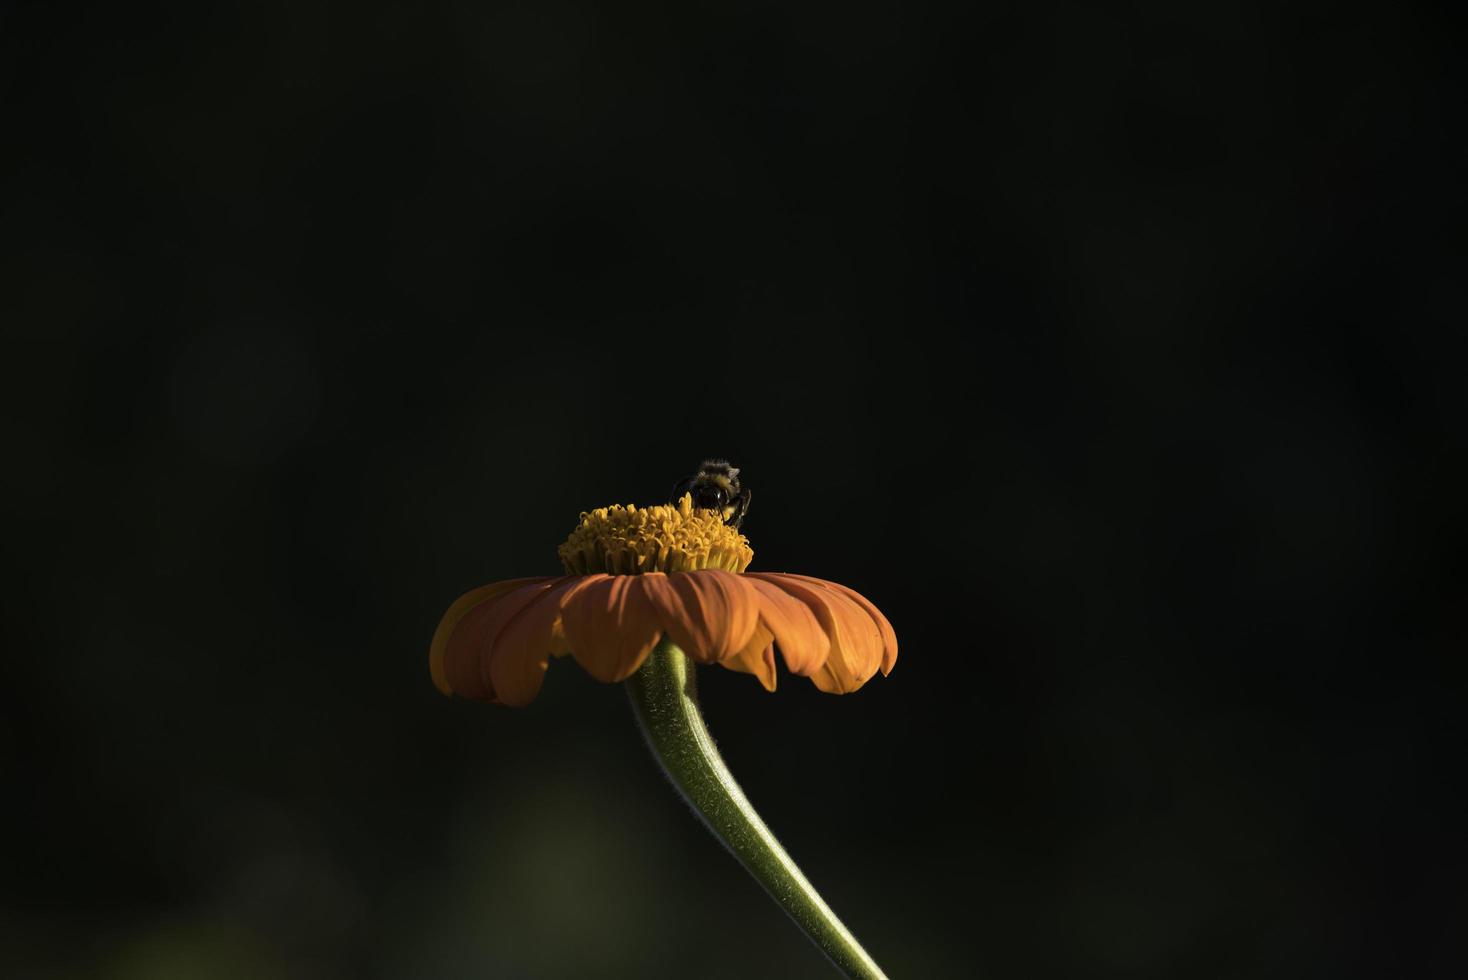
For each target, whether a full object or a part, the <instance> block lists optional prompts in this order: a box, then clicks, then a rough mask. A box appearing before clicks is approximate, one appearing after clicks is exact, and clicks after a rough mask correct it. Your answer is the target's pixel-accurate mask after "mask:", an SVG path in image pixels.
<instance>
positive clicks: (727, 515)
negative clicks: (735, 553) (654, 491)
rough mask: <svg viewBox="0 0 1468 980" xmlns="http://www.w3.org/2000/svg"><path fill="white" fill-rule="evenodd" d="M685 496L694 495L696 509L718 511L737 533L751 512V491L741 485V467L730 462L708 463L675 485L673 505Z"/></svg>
mask: <svg viewBox="0 0 1468 980" xmlns="http://www.w3.org/2000/svg"><path fill="white" fill-rule="evenodd" d="M685 493H687V494H692V496H693V506H695V507H698V508H701V509H705V510H716V511H718V512H719V514H720V515H722V516H723V518H724V523H725V524H727V525H729V526H730V527H732V528H733V529H734V530H736V531H737V530H739V525H740V523H742V522H743V520H744V515H745V514H747V513H749V497H750V493H749V490H748V489H747V488H746V487H742V486H740V485H739V468H738V467H737V466H730V465H729V461H728V460H727V459H706V460H704V461H703V465H702V466H700V467H699V468H698V472H697V473H695V474H693V475H692V476H687V477H684V478H683V479H681V480H679V481H678V482H677V483H676V484H675V485H674V486H673V496H672V498H671V502H672V503H675V504H676V503H677V502H678V501H679V500H680V499H681V498H682V496H683V495H684V494H685Z"/></svg>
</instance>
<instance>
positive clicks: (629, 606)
mask: <svg viewBox="0 0 1468 980" xmlns="http://www.w3.org/2000/svg"><path fill="white" fill-rule="evenodd" d="M642 577H643V576H640V575H613V576H609V577H603V578H600V579H598V580H596V581H593V582H591V583H589V584H588V585H586V586H585V587H584V588H580V589H577V590H575V591H574V592H572V593H571V594H570V595H568V596H567V598H566V600H565V602H564V604H563V605H562V608H561V623H562V625H563V626H564V628H565V635H566V642H567V643H568V644H569V645H570V647H571V655H572V656H574V657H575V658H576V662H577V663H579V664H580V665H581V666H582V668H583V669H585V671H586V672H587V673H588V674H590V675H591V676H592V677H595V678H596V679H597V680H599V681H605V682H607V683H613V682H616V681H621V680H626V679H627V678H628V677H630V676H631V675H632V673H633V672H634V671H635V670H637V668H638V667H641V666H642V662H643V661H644V660H646V659H647V655H648V654H649V653H651V652H652V648H653V647H655V646H657V642H658V640H659V639H661V638H662V633H663V630H662V626H661V625H659V622H658V616H657V612H656V610H655V609H654V608H653V604H652V603H651V602H649V601H648V598H647V596H646V594H645V593H644V592H643V590H642V589H641V588H640V587H639V586H638V585H637V581H638V579H640V578H642Z"/></svg>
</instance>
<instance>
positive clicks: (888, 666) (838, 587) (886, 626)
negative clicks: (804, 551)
mask: <svg viewBox="0 0 1468 980" xmlns="http://www.w3.org/2000/svg"><path fill="white" fill-rule="evenodd" d="M790 577H791V578H798V579H801V580H803V581H806V582H815V583H817V584H819V585H824V586H825V587H826V588H828V589H834V590H835V591H837V592H839V593H841V594H842V595H844V596H846V598H848V599H850V600H851V601H852V602H854V603H856V604H857V605H858V606H861V608H862V609H864V610H866V614H867V615H868V616H870V617H872V622H874V623H876V624H877V630H878V631H879V632H880V633H881V635H882V676H883V677H885V676H887V675H888V674H890V673H892V668H893V667H895V666H897V631H896V630H894V629H893V628H892V624H891V623H889V622H887V617H886V616H884V615H882V610H880V609H878V608H877V607H876V606H875V605H873V604H872V601H871V600H870V599H868V598H867V597H866V596H864V595H862V594H861V593H860V592H858V591H856V590H855V589H853V588H850V587H848V586H845V585H842V584H841V583H840V582H827V581H826V580H825V579H823V578H812V577H811V576H809V575H793V574H792V575H791V576H790Z"/></svg>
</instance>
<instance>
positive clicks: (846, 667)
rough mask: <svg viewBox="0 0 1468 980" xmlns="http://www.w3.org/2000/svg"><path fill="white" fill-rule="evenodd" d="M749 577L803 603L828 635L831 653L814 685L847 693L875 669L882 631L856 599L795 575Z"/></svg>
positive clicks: (769, 574) (835, 692) (860, 684)
mask: <svg viewBox="0 0 1468 980" xmlns="http://www.w3.org/2000/svg"><path fill="white" fill-rule="evenodd" d="M750 577H758V578H761V579H764V580H765V581H767V582H773V583H774V584H775V585H778V586H779V587H780V588H782V589H784V590H785V591H786V592H788V593H790V594H791V595H792V596H794V597H795V598H797V599H799V600H800V601H801V602H803V603H805V604H806V605H807V606H809V607H810V611H811V612H812V613H814V614H815V617H816V619H817V620H819V621H820V624H821V628H822V629H823V630H825V631H826V635H827V636H828V637H830V640H831V654H830V656H828V657H827V658H826V662H825V664H824V665H823V666H822V667H821V669H820V670H819V671H817V672H816V673H815V674H813V675H812V676H811V680H812V681H813V682H814V683H815V685H816V687H818V688H820V689H821V690H822V691H825V692H826V693H827V694H847V693H850V692H851V691H855V690H856V689H857V688H859V687H861V686H862V685H863V684H865V683H866V682H867V681H868V680H869V679H870V678H871V676H872V675H873V674H875V673H876V672H877V668H878V667H879V666H880V665H881V662H882V640H881V634H880V633H879V632H878V631H877V627H876V624H875V623H873V622H872V620H871V618H870V617H869V616H867V614H866V612H865V610H863V609H862V608H861V607H860V606H858V605H857V604H856V603H854V602H852V601H851V600H850V599H848V598H846V597H845V596H844V595H842V594H841V593H839V592H835V591H832V590H830V589H827V588H824V587H822V586H821V585H819V584H817V583H816V582H807V581H804V580H803V579H800V578H796V577H794V576H789V575H775V574H771V573H769V572H757V573H752V574H751V576H750ZM817 581H818V580H817Z"/></svg>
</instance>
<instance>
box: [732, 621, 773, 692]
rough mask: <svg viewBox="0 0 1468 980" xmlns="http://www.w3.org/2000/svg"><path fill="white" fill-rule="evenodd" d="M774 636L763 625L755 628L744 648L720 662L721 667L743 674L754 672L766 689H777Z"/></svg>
mask: <svg viewBox="0 0 1468 980" xmlns="http://www.w3.org/2000/svg"><path fill="white" fill-rule="evenodd" d="M772 639H774V637H773V636H772V635H771V634H770V631H769V630H767V629H765V628H764V627H763V626H759V627H756V628H755V631H754V635H753V636H751V637H750V638H749V642H748V643H747V644H745V647H744V649H743V650H740V651H739V652H738V653H736V654H734V656H732V657H730V658H728V659H727V660H722V661H720V662H719V666H720V667H727V668H729V669H730V670H737V671H739V672H740V673H742V674H753V675H754V676H755V677H756V678H757V679H758V680H759V682H760V683H761V684H763V685H764V688H765V690H766V691H773V690H774V689H775V646H774V644H773V643H771V642H770V641H771V640H772Z"/></svg>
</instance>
